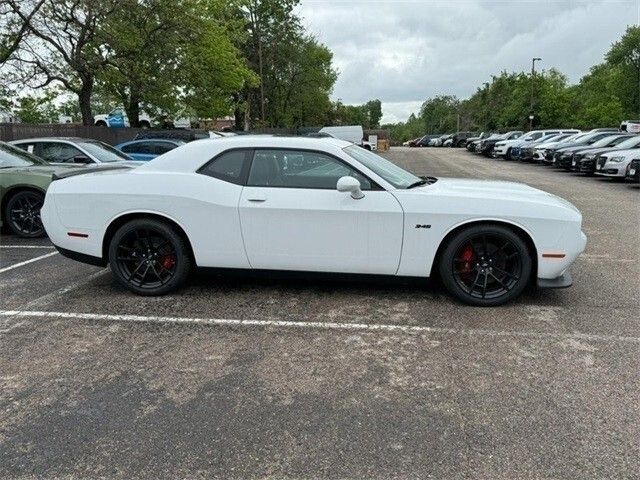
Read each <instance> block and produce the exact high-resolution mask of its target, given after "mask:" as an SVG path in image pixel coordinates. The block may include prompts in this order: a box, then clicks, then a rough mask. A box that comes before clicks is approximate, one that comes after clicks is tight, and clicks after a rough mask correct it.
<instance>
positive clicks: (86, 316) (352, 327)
mask: <svg viewBox="0 0 640 480" xmlns="http://www.w3.org/2000/svg"><path fill="white" fill-rule="evenodd" d="M0 317H39V318H54V319H77V320H95V321H107V322H139V323H170V324H187V325H213V326H233V327H276V328H292V329H316V330H344V331H365V332H376V331H382V332H393V333H408V334H411V333H417V334H426V333H438V334H446V335H457V336H489V337H525V338H542V339H557V340H569V339H574V340H587V341H589V340H593V341H602V342H627V343H640V338H639V337H626V336H614V335H591V334H583V333H553V332H526V331H497V330H482V329H456V328H440V327H421V326H414V325H386V324H367V323H337V322H317V321H298V322H293V321H288V320H233V319H226V318H189V317H148V316H140V315H110V314H99V313H75V312H42V311H27V310H0Z"/></svg>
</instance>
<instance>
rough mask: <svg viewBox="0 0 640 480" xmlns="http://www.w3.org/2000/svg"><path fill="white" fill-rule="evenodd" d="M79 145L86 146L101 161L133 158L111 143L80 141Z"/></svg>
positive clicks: (118, 160) (119, 160)
mask: <svg viewBox="0 0 640 480" xmlns="http://www.w3.org/2000/svg"><path fill="white" fill-rule="evenodd" d="M78 146H80V147H82V148H84V149H85V150H86V151H87V152H89V153H90V154H91V155H93V156H94V157H95V158H97V159H98V160H99V161H101V162H121V161H123V160H131V157H129V155H127V154H126V153H122V152H121V151H119V150H116V149H115V148H113V147H112V146H110V145H107V144H106V143H102V142H78Z"/></svg>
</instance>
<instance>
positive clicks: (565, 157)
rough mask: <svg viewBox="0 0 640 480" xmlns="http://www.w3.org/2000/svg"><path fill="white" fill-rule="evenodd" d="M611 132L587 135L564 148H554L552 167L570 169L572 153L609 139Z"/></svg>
mask: <svg viewBox="0 0 640 480" xmlns="http://www.w3.org/2000/svg"><path fill="white" fill-rule="evenodd" d="M610 136H612V135H611V132H607V131H605V132H595V133H589V134H587V135H585V136H583V137H580V138H579V139H578V140H575V141H573V142H571V143H570V144H568V145H566V146H559V147H558V148H554V149H552V150H553V152H554V153H553V159H552V162H551V163H552V165H553V166H555V167H558V168H568V169H569V170H570V169H571V157H572V155H573V152H576V151H578V150H581V149H584V148H585V147H590V146H591V145H593V144H595V143H596V142H597V141H598V140H602V139H604V138H607V137H610Z"/></svg>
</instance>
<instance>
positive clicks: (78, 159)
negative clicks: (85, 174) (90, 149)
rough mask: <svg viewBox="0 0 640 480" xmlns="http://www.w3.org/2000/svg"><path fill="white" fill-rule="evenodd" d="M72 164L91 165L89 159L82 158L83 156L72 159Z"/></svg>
mask: <svg viewBox="0 0 640 480" xmlns="http://www.w3.org/2000/svg"><path fill="white" fill-rule="evenodd" d="M73 163H83V164H89V163H91V159H90V158H89V157H86V156H84V155H78V156H76V157H73Z"/></svg>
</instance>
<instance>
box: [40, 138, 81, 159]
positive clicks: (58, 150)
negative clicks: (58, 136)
mask: <svg viewBox="0 0 640 480" xmlns="http://www.w3.org/2000/svg"><path fill="white" fill-rule="evenodd" d="M33 153H34V154H35V155H37V156H38V157H40V158H44V159H45V160H46V161H47V162H57V163H74V160H73V159H74V158H75V157H86V155H85V154H84V153H82V152H81V151H80V150H78V149H77V148H76V147H74V146H73V145H69V144H67V143H59V142H38V143H35V144H34V149H33Z"/></svg>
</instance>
